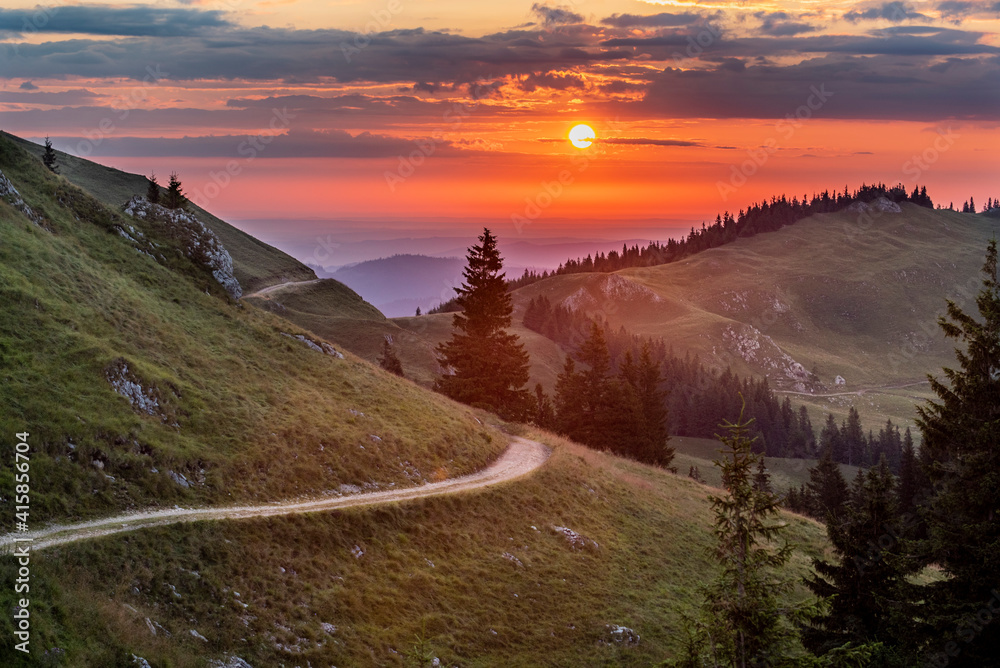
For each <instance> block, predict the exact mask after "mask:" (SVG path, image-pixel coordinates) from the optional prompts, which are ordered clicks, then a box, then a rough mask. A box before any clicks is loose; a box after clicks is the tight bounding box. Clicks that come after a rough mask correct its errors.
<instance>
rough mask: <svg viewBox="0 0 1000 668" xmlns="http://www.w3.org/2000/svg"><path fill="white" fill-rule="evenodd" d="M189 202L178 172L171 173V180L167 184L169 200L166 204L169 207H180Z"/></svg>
mask: <svg viewBox="0 0 1000 668" xmlns="http://www.w3.org/2000/svg"><path fill="white" fill-rule="evenodd" d="M185 203H187V197H185V196H184V189H183V188H181V180H180V178H179V177H178V176H177V172H171V173H170V182H169V183H168V184H167V201H166V202H165V205H166V207H167V208H168V209H180V208H182V207H183V206H184V204H185Z"/></svg>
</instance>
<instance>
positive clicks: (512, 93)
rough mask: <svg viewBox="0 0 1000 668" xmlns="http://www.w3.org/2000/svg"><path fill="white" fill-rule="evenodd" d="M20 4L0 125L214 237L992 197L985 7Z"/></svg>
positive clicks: (997, 104) (997, 44) (8, 22)
mask: <svg viewBox="0 0 1000 668" xmlns="http://www.w3.org/2000/svg"><path fill="white" fill-rule="evenodd" d="M35 4H36V3H35V2H34V0H32V1H31V2H25V1H22V0H16V1H15V2H13V3H11V2H8V3H7V8H6V9H4V10H0V28H4V29H7V30H14V31H16V32H14V33H3V34H7V35H8V37H7V39H6V40H5V41H3V42H2V43H0V47H3V49H2V51H0V72H4V73H5V76H6V77H7V78H5V79H3V80H2V88H0V111H2V112H3V121H4V122H3V126H4V129H6V130H8V131H11V132H14V133H16V134H20V135H22V136H28V137H33V138H41V137H44V136H46V135H50V136H52V137H53V139H54V142H55V144H56V147H57V148H61V149H64V150H68V151H70V152H72V153H76V154H78V155H85V156H88V157H91V158H92V159H96V160H98V161H100V162H103V163H105V164H111V165H114V166H119V167H122V168H125V169H128V170H130V171H136V172H143V173H149V172H151V171H156V172H157V173H158V174H159V175H161V176H165V175H167V174H168V173H169V172H171V171H177V172H178V173H179V174H180V175H181V178H182V180H183V181H184V183H185V185H186V187H187V190H188V192H189V194H191V195H192V198H193V199H195V201H197V202H199V203H202V204H204V205H206V206H207V207H208V208H210V209H211V210H212V211H214V212H215V213H217V214H218V215H221V216H223V217H228V218H234V219H239V218H389V217H392V218H408V217H412V218H424V219H426V218H433V217H435V216H440V217H448V218H456V217H459V218H460V217H463V216H468V217H474V218H477V219H484V218H486V219H495V220H498V221H502V222H504V223H505V224H510V225H512V226H513V227H512V229H514V228H515V227H516V228H517V229H518V231H519V232H521V233H529V232H530V225H529V226H525V225H523V224H522V225H517V221H518V220H520V221H522V222H523V221H525V220H527V221H528V222H529V224H532V223H536V222H540V221H544V220H547V219H576V220H579V223H578V225H579V227H581V228H585V227H586V224H587V221H588V220H593V219H630V218H642V219H650V218H652V219H657V218H662V219H669V220H683V221H691V222H698V221H701V220H705V219H712V218H714V216H715V213H717V212H720V211H723V210H726V209H729V210H733V211H736V210H738V209H740V208H741V207H744V206H746V205H747V204H748V203H750V202H751V201H754V200H759V199H761V198H764V197H769V196H771V195H774V194H781V193H786V194H788V195H789V196H791V195H793V194H794V195H800V196H801V195H802V194H804V193H809V194H811V193H813V192H815V191H817V190H822V189H824V188H837V189H842V188H843V187H844V186H845V185H848V186H850V187H852V188H853V187H855V186H857V185H860V184H861V182H872V181H876V180H881V181H886V182H892V183H895V182H897V181H901V182H903V183H904V184H905V185H907V187H909V188H912V186H913V185H914V184H915V183H918V182H919V183H920V184H921V185H927V187H928V190H929V192H930V194H931V196H932V197H933V198H934V199H935V201H936V202H938V203H942V204H944V205H945V206H947V205H948V203H949V202H951V201H954V202H956V203H959V204H960V203H961V201H963V200H964V199H966V198H967V197H968V196H970V195H972V196H975V197H976V199H977V200H979V201H984V200H985V199H986V198H987V197H991V196H995V195H997V194H1000V187H998V186H997V178H996V176H997V166H998V165H997V159H996V157H995V156H996V154H997V149H1000V142H998V140H997V139H996V137H997V133H996V126H997V120H998V118H1000V41H998V38H997V34H998V31H997V27H998V26H1000V20H998V17H1000V3H996V2H995V1H994V0H989V1H983V2H980V1H978V0H971V1H968V2H965V1H963V2H947V1H943V0H935V1H926V2H867V1H862V2H840V3H822V4H820V3H814V2H789V1H785V0H776V1H774V2H767V3H749V4H748V3H728V2H709V3H685V2H637V1H632V0H617V1H600V0H580V1H577V2H567V3H547V4H546V3H533V2H522V3H516V2H515V3H511V2H504V3H499V2H498V3H476V4H472V3H467V2H458V1H452V0H428V1H423V2H420V3H416V2H412V1H408V0H378V1H374V2H352V1H350V0H342V1H339V2H326V1H324V2H320V1H319V0H316V1H313V0H270V1H256V0H202V1H198V2H190V1H185V2H170V1H168V2H158V3H155V4H145V5H144V4H135V3H119V2H109V3H107V4H101V5H96V4H93V3H86V4H80V5H75V4H72V3H65V4H64V3H59V4H55V5H51V6H49V8H48V9H46V8H44V7H43V8H41V9H36V8H35ZM576 123H589V124H590V125H592V126H593V127H594V128H595V130H596V132H597V136H598V141H597V143H595V144H594V145H593V146H592V147H590V148H588V149H585V150H581V149H577V148H574V147H573V146H572V145H571V144H570V143H569V142H568V141H567V139H566V135H567V131H568V130H569V128H570V127H571V126H572V125H574V124H576ZM257 135H261V136H262V138H257V139H255V138H256V137H257ZM273 136H276V138H273V139H272V137H273ZM185 138H186V139H185ZM560 179H561V181H562V182H561V183H560ZM570 231H572V230H567V232H570Z"/></svg>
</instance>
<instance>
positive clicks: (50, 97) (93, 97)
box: [0, 82, 105, 106]
mask: <svg viewBox="0 0 1000 668" xmlns="http://www.w3.org/2000/svg"><path fill="white" fill-rule="evenodd" d="M25 83H29V82H25ZM20 87H21V88H22V89H23V88H24V84H21V86H20ZM37 88H38V87H37V86H35V85H32V87H31V88H30V89H28V90H29V91H30V90H34V89H37ZM103 97H105V96H104V95H101V94H99V93H94V92H92V91H89V90H86V89H83V88H79V89H76V90H64V91H58V92H48V91H46V92H43V93H34V92H20V91H0V102H13V103H17V104H44V105H50V106H71V105H83V104H93V103H94V102H95V101H97V100H99V99H100V98H103Z"/></svg>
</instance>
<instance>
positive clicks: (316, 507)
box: [0, 438, 550, 552]
mask: <svg viewBox="0 0 1000 668" xmlns="http://www.w3.org/2000/svg"><path fill="white" fill-rule="evenodd" d="M549 454H550V451H549V449H548V448H547V447H545V446H544V445H542V444H541V443H538V442H536V441H529V440H528V439H524V438H513V439H512V440H511V444H510V447H509V448H507V450H506V451H505V452H504V453H503V454H502V455H501V456H500V458H499V459H497V460H496V461H495V462H493V463H492V464H490V465H489V466H488V467H486V468H485V469H483V470H481V471H477V472H476V473H472V474H469V475H467V476H462V477H460V478H450V479H448V480H442V481H441V482H434V483H428V484H426V485H421V486H419V487H405V488H402V489H387V490H383V491H379V492H366V493H361V494H350V495H347V496H335V497H324V498H321V499H312V500H306V501H281V502H273V503H268V504H264V505H259V506H230V507H209V508H168V509H164V510H148V511H139V512H133V513H127V514H124V515H118V516H115V517H108V518H104V519H100V520H91V521H89V522H81V523H79V524H68V525H53V526H50V527H47V528H45V529H40V530H38V531H32V532H30V533H21V534H15V533H9V534H5V535H3V536H0V552H10V551H11V550H12V549H13V546H14V545H16V544H17V543H15V540H14V539H15V538H31V539H32V541H31V542H30V543H28V544H29V545H30V546H31V551H32V552H36V551H38V550H41V549H45V548H47V547H54V546H56V545H65V544H66V543H75V542H77V541H81V540H86V539H88V538H97V537H99V536H109V535H111V534H115V533H122V532H125V531H136V530H138V529H144V528H146V527H154V526H166V525H169V524H177V523H179V522H197V521H198V520H220V519H246V518H251V517H272V516H275V515H294V514H299V513H313V512H321V511H325V510H333V509H336V508H349V507H351V506H371V505H376V504H380V503H392V502H397V501H407V500H409V499H421V498H425V497H428V496H438V495H440V494H454V493H456V492H461V491H464V490H469V489H476V488H479V487H486V486H488V485H495V484H496V483H499V482H506V481H508V480H514V479H515V478H520V477H521V476H523V475H527V474H528V473H531V472H532V471H534V470H535V469H537V468H538V467H539V466H541V465H542V464H544V463H545V461H546V460H547V459H548V458H549Z"/></svg>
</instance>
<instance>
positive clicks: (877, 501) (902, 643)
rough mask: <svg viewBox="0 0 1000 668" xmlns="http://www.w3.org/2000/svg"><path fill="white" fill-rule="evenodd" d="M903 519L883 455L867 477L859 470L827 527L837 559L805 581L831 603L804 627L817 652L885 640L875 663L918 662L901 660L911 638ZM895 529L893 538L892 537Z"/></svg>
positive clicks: (817, 563) (818, 563)
mask: <svg viewBox="0 0 1000 668" xmlns="http://www.w3.org/2000/svg"><path fill="white" fill-rule="evenodd" d="M899 521H900V516H899V507H898V503H897V500H896V493H895V479H894V478H893V475H892V472H891V471H890V470H889V466H888V464H887V462H886V459H885V458H884V457H883V458H882V459H880V461H879V464H878V466H876V467H874V468H872V469H869V470H868V471H867V473H866V472H865V471H863V470H859V471H858V476H857V478H856V479H855V480H854V483H853V484H852V486H851V490H850V494H849V497H848V500H847V502H846V503H845V504H844V508H843V512H842V513H841V515H840V516H839V517H836V518H831V520H830V521H829V522H828V523H827V535H828V536H829V538H830V543H831V545H832V546H833V552H834V555H835V557H836V558H835V560H834V561H826V560H823V559H814V560H813V566H814V568H815V569H816V574H815V575H813V576H812V577H810V578H807V579H806V585H807V586H808V587H809V589H810V590H812V592H813V593H814V594H816V596H818V597H819V598H821V599H828V600H829V603H828V606H827V610H826V611H825V614H823V615H821V616H817V617H814V618H813V619H812V620H810V621H809V623H808V624H806V625H805V628H804V629H803V633H802V641H803V644H804V645H805V646H806V647H807V648H808V649H809V650H810V651H812V652H813V653H814V654H817V655H820V656H822V655H826V654H828V653H829V652H830V651H831V650H834V649H836V648H839V647H843V646H844V645H846V644H847V643H852V644H854V645H855V646H860V645H866V644H871V643H880V644H881V645H882V647H881V648H880V651H879V657H880V662H879V663H877V664H873V665H879V666H899V667H900V668H903V667H904V666H907V665H914V664H913V663H910V661H912V657H909V658H906V657H904V654H905V653H906V651H907V648H911V647H912V641H911V640H910V638H909V636H910V630H909V629H910V626H911V623H910V620H909V618H908V614H909V613H910V610H909V609H908V608H907V607H906V606H905V604H904V603H903V601H906V600H908V598H909V594H908V592H909V590H911V589H912V587H913V586H912V585H910V584H909V583H907V581H906V576H907V575H908V574H909V573H910V571H912V570H913V567H912V562H911V561H908V560H907V559H905V557H903V555H902V554H901V549H902V548H901V543H900V541H899V538H900V536H899V535H898V532H900V531H901V527H900V526H898V525H899ZM894 527H895V529H896V532H897V534H896V536H895V537H893V536H892V535H890V534H888V533H887V532H888V531H889V530H890V529H893V528H894ZM907 564H909V567H908V566H907Z"/></svg>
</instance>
